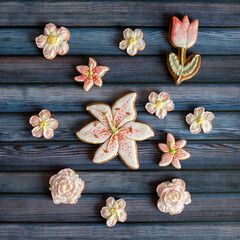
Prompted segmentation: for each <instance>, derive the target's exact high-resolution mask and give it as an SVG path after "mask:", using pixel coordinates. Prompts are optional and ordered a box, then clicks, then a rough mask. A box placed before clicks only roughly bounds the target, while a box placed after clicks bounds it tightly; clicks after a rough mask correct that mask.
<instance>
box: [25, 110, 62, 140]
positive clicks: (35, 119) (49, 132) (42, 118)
mask: <svg viewBox="0 0 240 240" xmlns="http://www.w3.org/2000/svg"><path fill="white" fill-rule="evenodd" d="M29 123H30V124H31V125H32V126H33V127H34V128H33V130H32V135H33V136H34V137H36V138H40V137H42V136H43V137H44V138H46V139H50V138H52V137H53V135H54V130H55V129H56V128H57V127H58V120H57V119H55V118H51V113H50V112H49V111H48V110H46V109H44V110H42V111H41V112H40V113H39V114H38V115H33V116H32V117H31V118H30V120H29Z"/></svg>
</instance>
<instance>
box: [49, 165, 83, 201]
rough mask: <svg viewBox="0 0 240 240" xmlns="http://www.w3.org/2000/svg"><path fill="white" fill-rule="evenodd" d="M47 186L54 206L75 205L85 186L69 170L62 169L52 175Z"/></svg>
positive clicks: (73, 172) (74, 173) (72, 171)
mask: <svg viewBox="0 0 240 240" xmlns="http://www.w3.org/2000/svg"><path fill="white" fill-rule="evenodd" d="M49 184H50V188H49V189H50V191H51V194H52V199H53V202H54V203H55V204H60V203H64V204H76V203H77V201H78V198H80V197H81V193H82V191H83V189H84V186H85V183H84V181H83V180H82V179H81V178H79V176H78V174H76V172H75V171H74V170H72V169H70V168H65V169H62V170H61V171H60V172H58V174H55V175H53V176H52V177H51V178H50V180H49Z"/></svg>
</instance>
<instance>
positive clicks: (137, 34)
mask: <svg viewBox="0 0 240 240" xmlns="http://www.w3.org/2000/svg"><path fill="white" fill-rule="evenodd" d="M145 46H146V44H145V42H144V40H143V32H142V31H141V30H139V29H135V30H134V31H132V29H130V28H126V29H125V30H124V31H123V40H122V41H121V42H120V43H119V48H120V49H121V50H126V49H127V53H128V55H130V56H134V55H136V54H137V51H142V50H143V49H144V48H145Z"/></svg>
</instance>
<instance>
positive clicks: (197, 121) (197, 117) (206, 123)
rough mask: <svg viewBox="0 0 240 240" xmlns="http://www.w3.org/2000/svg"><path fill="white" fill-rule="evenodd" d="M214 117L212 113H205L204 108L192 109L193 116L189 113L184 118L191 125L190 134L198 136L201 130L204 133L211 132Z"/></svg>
mask: <svg viewBox="0 0 240 240" xmlns="http://www.w3.org/2000/svg"><path fill="white" fill-rule="evenodd" d="M214 117H215V116H214V114H213V113H212V112H208V111H206V112H205V108H204V107H198V108H195V109H194V114H192V113H189V114H188V115H187V116H186V122H187V123H188V124H189V125H191V126H190V132H191V133H193V134H198V133H199V132H201V130H202V131H203V132H204V133H209V132H211V131H212V123H211V121H212V120H213V119H214Z"/></svg>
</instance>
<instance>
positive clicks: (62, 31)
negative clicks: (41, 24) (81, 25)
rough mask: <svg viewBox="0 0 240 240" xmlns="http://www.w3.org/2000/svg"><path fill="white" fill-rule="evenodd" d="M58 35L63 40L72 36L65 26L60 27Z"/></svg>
mask: <svg viewBox="0 0 240 240" xmlns="http://www.w3.org/2000/svg"><path fill="white" fill-rule="evenodd" d="M57 35H58V37H59V40H61V41H66V40H68V39H69V38H70V32H69V31H68V29H67V28H65V27H60V28H59V29H58V30H57Z"/></svg>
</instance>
